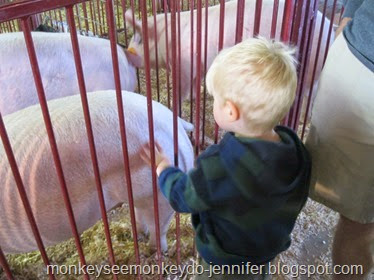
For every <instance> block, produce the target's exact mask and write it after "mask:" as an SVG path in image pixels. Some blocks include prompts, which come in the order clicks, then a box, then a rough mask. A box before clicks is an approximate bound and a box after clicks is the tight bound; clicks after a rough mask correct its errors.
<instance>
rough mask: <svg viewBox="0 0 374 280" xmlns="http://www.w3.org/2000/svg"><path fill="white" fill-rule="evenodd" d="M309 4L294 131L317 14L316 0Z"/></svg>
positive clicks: (296, 126) (296, 127)
mask: <svg viewBox="0 0 374 280" xmlns="http://www.w3.org/2000/svg"><path fill="white" fill-rule="evenodd" d="M310 4H311V6H312V7H310V9H311V10H312V11H311V12H309V11H308V13H307V15H308V16H307V18H306V19H307V20H308V22H309V24H308V25H307V26H306V28H305V31H304V35H305V36H307V37H308V38H307V39H306V40H305V42H306V45H305V44H304V46H303V49H304V53H303V61H302V65H304V68H303V71H302V75H301V78H300V79H299V80H300V81H301V83H300V85H299V92H300V94H299V98H298V100H297V103H296V104H297V106H296V110H295V113H294V116H293V120H292V121H293V122H292V127H293V129H294V130H295V131H297V129H298V126H299V119H300V112H301V106H302V100H303V97H304V85H305V82H306V79H307V72H308V69H309V63H310V59H309V58H310V55H311V52H312V42H313V37H314V29H315V25H316V16H315V15H317V12H318V1H317V0H314V2H313V1H311V3H310ZM313 4H314V5H313ZM308 6H309V5H308ZM310 18H311V19H312V23H310V20H309V19H310ZM311 87H313V85H312V84H311Z"/></svg>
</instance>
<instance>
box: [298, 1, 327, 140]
mask: <svg viewBox="0 0 374 280" xmlns="http://www.w3.org/2000/svg"><path fill="white" fill-rule="evenodd" d="M327 1H328V0H325V3H324V6H323V12H322V20H321V23H320V25H321V26H320V30H319V37H318V43H317V50H316V57H315V60H314V65H313V73H312V80H311V85H310V89H309V95H308V100H307V105H306V110H305V116H304V123H303V128H302V132H301V139H302V140H303V139H304V135H305V128H306V123H307V119H308V117H309V110H310V106H311V101H312V95H313V84H314V80H315V76H316V70H317V66H318V60H319V53H320V49H321V45H322V36H323V28H324V25H325V14H326V9H327Z"/></svg>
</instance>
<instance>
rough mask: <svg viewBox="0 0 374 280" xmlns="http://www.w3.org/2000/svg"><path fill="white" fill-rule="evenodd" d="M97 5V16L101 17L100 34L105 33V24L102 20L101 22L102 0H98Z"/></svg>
mask: <svg viewBox="0 0 374 280" xmlns="http://www.w3.org/2000/svg"><path fill="white" fill-rule="evenodd" d="M96 7H97V16H98V18H99V28H100V35H102V34H103V25H102V22H101V8H100V0H97V1H96ZM94 13H95V14H96V11H94Z"/></svg>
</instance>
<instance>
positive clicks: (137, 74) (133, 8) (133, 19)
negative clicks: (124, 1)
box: [130, 0, 141, 93]
mask: <svg viewBox="0 0 374 280" xmlns="http://www.w3.org/2000/svg"><path fill="white" fill-rule="evenodd" d="M130 2H131V10H132V26H133V33H134V34H135V32H136V30H135V3H134V0H130ZM139 13H140V10H139ZM136 77H137V79H138V92H139V93H141V85H140V79H139V69H136Z"/></svg>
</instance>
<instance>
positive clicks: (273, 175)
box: [159, 126, 311, 264]
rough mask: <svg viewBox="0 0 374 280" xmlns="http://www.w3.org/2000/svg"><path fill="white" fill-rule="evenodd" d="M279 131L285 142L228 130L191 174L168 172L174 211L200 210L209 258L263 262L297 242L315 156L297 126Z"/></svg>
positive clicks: (164, 182) (199, 238) (201, 246)
mask: <svg viewBox="0 0 374 280" xmlns="http://www.w3.org/2000/svg"><path fill="white" fill-rule="evenodd" d="M275 131H276V132H277V133H278V135H279V136H280V138H281V140H282V141H280V142H271V141H264V140H260V139H255V138H241V137H235V136H234V135H233V134H232V133H226V134H225V136H224V137H223V139H222V141H221V142H220V143H219V144H217V145H212V146H210V147H209V148H208V149H207V150H206V151H205V152H203V153H202V154H201V155H200V156H199V157H198V158H197V161H196V168H194V169H192V170H190V171H189V172H188V173H187V174H185V173H183V172H182V171H181V170H180V169H178V168H175V167H169V168H167V169H165V170H164V171H163V172H162V173H161V174H160V177H159V185H160V188H161V191H162V193H163V194H164V196H165V197H166V198H167V199H168V200H169V202H170V204H171V206H172V207H173V208H174V210H175V211H177V212H188V213H192V224H193V227H194V229H195V232H196V246H197V250H198V251H199V253H200V255H201V257H202V258H203V259H204V260H205V261H206V262H212V263H213V264H241V263H242V262H251V263H253V264H260V263H265V262H267V261H270V260H272V259H273V258H275V256H276V255H277V254H279V253H280V252H282V251H284V250H286V249H287V248H288V247H289V246H290V243H291V241H290V234H291V231H292V229H293V227H294V224H295V221H296V218H297V216H298V214H299V213H300V211H301V209H302V207H303V206H304V204H305V202H306V199H307V197H308V188H309V180H310V171H311V162H310V158H309V154H308V152H307V151H306V149H305V147H304V145H303V143H302V142H301V141H300V139H299V138H298V137H297V135H296V134H295V133H294V132H293V131H292V130H290V129H289V128H286V127H283V126H277V127H276V128H275Z"/></svg>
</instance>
